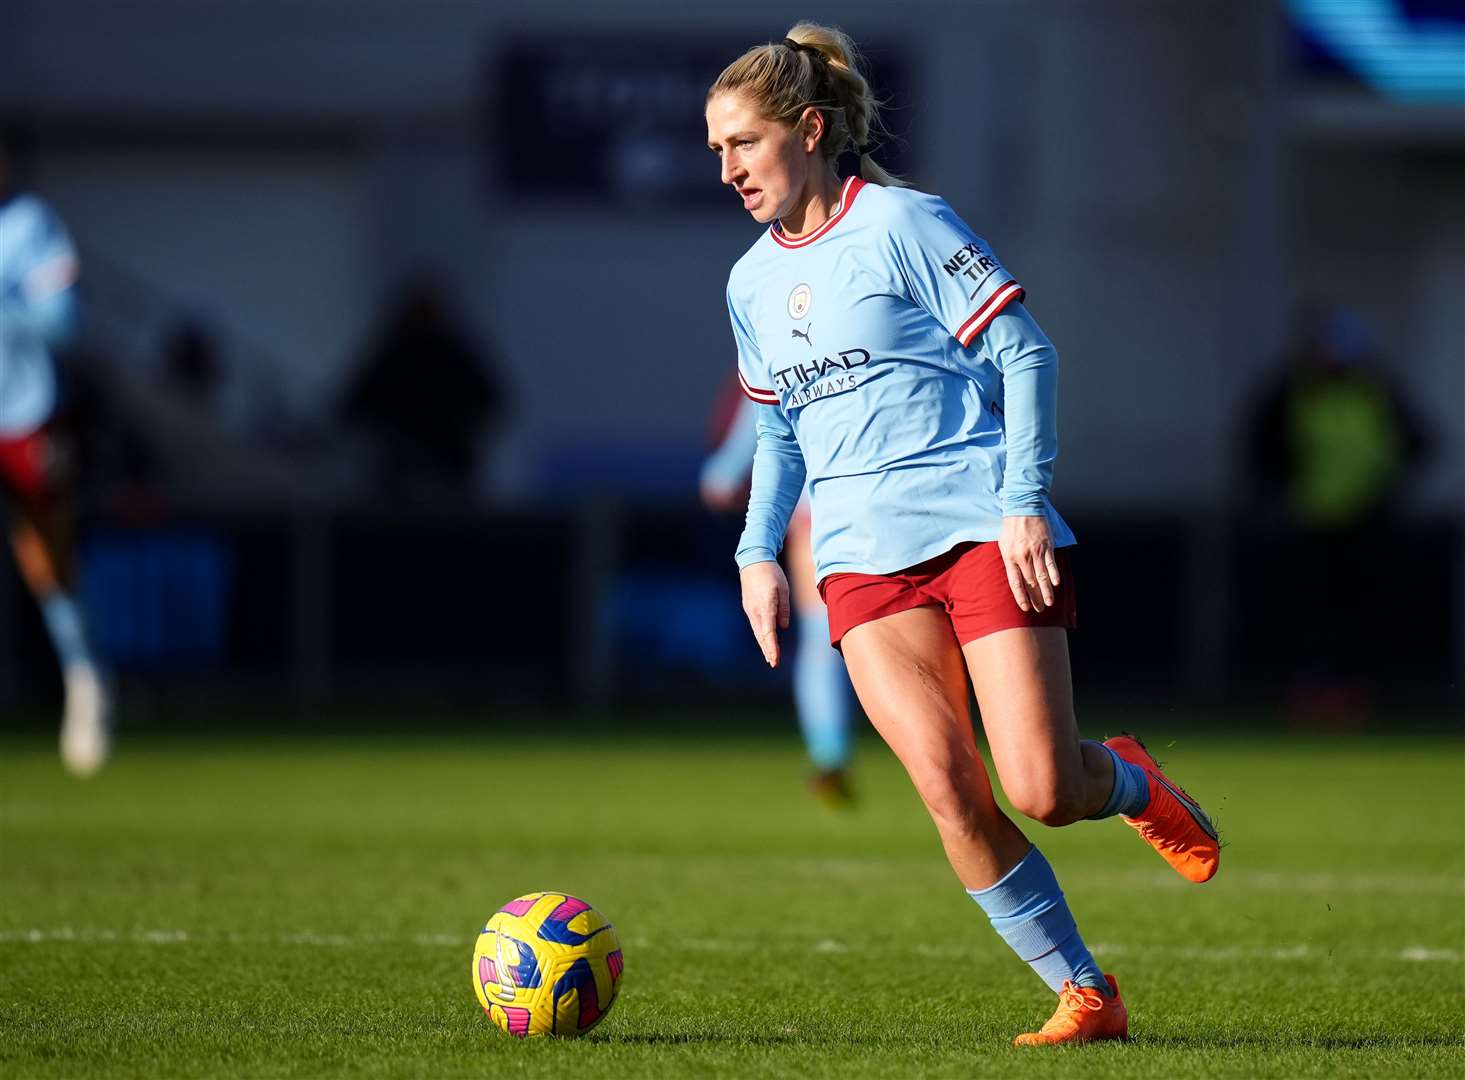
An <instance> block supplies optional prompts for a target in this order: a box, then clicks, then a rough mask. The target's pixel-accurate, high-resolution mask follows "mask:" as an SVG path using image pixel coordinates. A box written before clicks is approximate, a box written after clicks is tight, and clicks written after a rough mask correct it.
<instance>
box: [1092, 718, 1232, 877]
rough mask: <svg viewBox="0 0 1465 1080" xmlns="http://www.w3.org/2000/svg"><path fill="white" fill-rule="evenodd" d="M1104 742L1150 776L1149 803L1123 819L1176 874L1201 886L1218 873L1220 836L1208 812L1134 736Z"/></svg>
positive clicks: (1121, 736)
mask: <svg viewBox="0 0 1465 1080" xmlns="http://www.w3.org/2000/svg"><path fill="white" fill-rule="evenodd" d="M1104 745H1105V746H1107V747H1108V748H1109V749H1110V750H1113V751H1114V753H1116V754H1118V755H1119V756H1120V757H1122V758H1123V759H1124V760H1125V761H1128V762H1130V763H1131V764H1133V765H1138V766H1139V767H1140V768H1142V769H1143V770H1144V771H1145V772H1146V773H1148V774H1149V777H1150V805H1149V806H1147V807H1145V809H1144V811H1143V813H1142V814H1141V816H1139V817H1133V818H1131V817H1127V818H1124V819H1123V820H1124V823H1125V824H1126V825H1128V826H1130V827H1131V828H1133V829H1135V830H1136V831H1137V832H1138V833H1139V834H1140V836H1142V837H1144V839H1145V840H1146V841H1147V842H1148V843H1149V845H1150V847H1152V848H1154V849H1155V850H1156V851H1158V852H1159V853H1160V858H1162V859H1164V860H1165V861H1166V862H1167V863H1169V864H1170V865H1171V866H1172V867H1173V868H1174V870H1175V872H1176V873H1177V874H1179V875H1180V876H1181V877H1183V878H1185V879H1186V880H1187V881H1193V882H1195V883H1196V884H1197V885H1199V884H1200V883H1201V882H1203V881H1210V880H1211V878H1213V877H1215V876H1216V871H1217V870H1218V869H1219V868H1220V866H1221V838H1220V837H1219V836H1218V835H1217V833H1216V827H1215V826H1214V825H1212V824H1211V819H1210V818H1208V817H1207V816H1206V812H1205V811H1204V810H1202V809H1201V808H1200V806H1199V805H1197V804H1196V801H1195V800H1194V799H1192V798H1191V797H1190V796H1189V795H1187V794H1186V793H1185V792H1184V791H1182V790H1181V789H1180V787H1179V785H1177V784H1174V783H1171V781H1170V779H1169V778H1168V777H1167V776H1166V775H1165V774H1164V773H1162V772H1161V771H1160V763H1159V762H1157V761H1156V760H1155V759H1154V758H1152V757H1151V756H1150V752H1149V751H1148V750H1146V749H1145V745H1144V743H1142V742H1140V741H1139V740H1138V739H1136V738H1135V737H1134V736H1133V735H1120V736H1118V737H1117V738H1113V739H1105V740H1104Z"/></svg>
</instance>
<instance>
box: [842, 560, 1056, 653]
mask: <svg viewBox="0 0 1465 1080" xmlns="http://www.w3.org/2000/svg"><path fill="white" fill-rule="evenodd" d="M1056 556H1057V562H1058V576H1059V578H1060V579H1061V581H1062V584H1060V585H1059V586H1058V587H1057V588H1056V589H1055V590H1054V591H1053V601H1054V603H1053V606H1052V607H1050V608H1048V609H1047V610H1046V611H1043V612H1040V613H1034V612H1031V611H1023V609H1022V608H1020V607H1018V606H1017V601H1016V600H1014V599H1013V597H1012V587H1011V586H1010V585H1009V584H1008V583H1007V568H1006V567H1005V566H1004V565H1003V563H1002V553H1001V552H1000V551H999V550H998V548H997V542H996V541H995V540H992V541H988V542H987V543H984V544H977V543H965V544H957V545H956V547H954V548H952V549H951V550H950V551H948V552H947V553H946V554H944V555H937V556H936V557H935V558H934V559H927V560H926V561H925V562H923V563H917V564H916V565H915V566H911V567H907V568H906V569H904V570H901V571H899V572H898V573H894V574H830V575H829V576H828V577H826V578H825V579H824V580H823V581H821V582H819V595H820V596H822V597H824V604H825V606H826V607H828V608H829V641H830V644H832V645H833V646H834V647H835V648H839V642H840V639H841V638H843V637H844V635H845V634H846V633H848V632H849V631H850V630H852V629H854V628H855V627H856V626H859V625H860V624H861V623H867V622H874V621H875V620H876V619H883V618H884V617H885V616H886V615H894V614H895V613H896V612H898V611H907V610H909V609H910V608H915V607H925V606H928V605H935V606H937V607H941V608H944V609H945V610H946V613H947V615H949V616H950V618H951V625H952V627H953V628H954V629H955V630H956V640H957V641H958V642H960V643H961V644H962V645H965V644H966V643H967V642H969V641H976V640H977V638H979V637H986V636H987V635H988V634H994V633H996V632H997V631H998V630H1011V629H1014V628H1016V627H1019V626H1061V627H1064V628H1065V629H1068V630H1072V629H1074V628H1075V627H1077V626H1078V596H1077V594H1076V593H1075V591H1074V587H1073V560H1072V559H1071V558H1070V556H1069V554H1068V549H1067V548H1059V549H1058V551H1057V552H1056Z"/></svg>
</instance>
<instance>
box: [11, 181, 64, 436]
mask: <svg viewBox="0 0 1465 1080" xmlns="http://www.w3.org/2000/svg"><path fill="white" fill-rule="evenodd" d="M76 276H77V261H76V249H75V248H74V247H73V246H72V243H71V237H70V236H68V235H67V232H66V228H65V226H63V225H62V224H61V219H60V218H58V217H57V216H56V214H55V213H54V212H53V211H52V210H51V208H50V207H49V206H47V205H46V204H45V203H44V202H42V201H41V200H40V199H38V198H36V197H35V196H33V195H16V196H14V197H12V198H10V199H6V200H3V201H0V438H17V437H20V436H24V435H28V434H30V433H31V432H32V431H34V430H36V429H37V428H39V427H40V426H41V425H42V424H44V423H45V422H46V421H47V420H49V419H50V418H51V414H52V412H54V411H55V408H56V394H57V387H56V370H55V367H54V365H53V363H52V360H51V347H52V345H54V344H57V343H59V342H60V341H61V340H63V339H64V338H65V337H66V335H67V334H68V333H69V332H70V329H71V324H72V319H73V304H72V302H71V287H72V285H73V284H75V282H76Z"/></svg>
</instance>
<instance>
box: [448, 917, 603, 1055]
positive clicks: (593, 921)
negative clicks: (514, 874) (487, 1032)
mask: <svg viewBox="0 0 1465 1080" xmlns="http://www.w3.org/2000/svg"><path fill="white" fill-rule="evenodd" d="M624 969H625V958H624V957H623V956H622V955H621V944H620V942H619V941H618V940H617V939H616V932H615V927H613V926H611V924H610V923H608V922H606V921H605V917H604V916H603V915H601V914H600V912H598V911H596V910H595V909H594V908H592V907H591V906H590V905H589V904H587V903H585V901H583V900H577V899H576V898H575V897H573V896H570V895H569V894H567V893H558V892H536V893H529V894H528V895H526V896H521V897H519V898H518V899H517V900H510V901H509V902H508V903H507V904H505V905H504V906H503V907H501V908H499V909H498V911H496V912H494V914H493V917H492V918H491V919H489V920H488V922H487V924H485V925H484V927H483V930H482V931H481V932H480V933H479V935H478V943H477V944H476V945H475V946H474V947H473V990H474V992H475V993H476V994H477V995H478V1004H480V1005H482V1006H483V1011H484V1012H486V1013H488V1015H489V1018H490V1019H491V1020H493V1022H494V1023H495V1024H497V1025H498V1026H499V1027H501V1028H502V1029H503V1030H505V1031H507V1032H508V1033H509V1034H510V1035H514V1036H517V1037H518V1038H520V1039H523V1038H527V1037H529V1036H536V1035H583V1034H585V1032H587V1031H589V1030H590V1029H591V1028H593V1027H594V1026H595V1025H596V1024H598V1023H599V1022H600V1020H601V1018H602V1017H604V1016H605V1014H606V1013H608V1012H610V1007H611V1005H612V1004H613V1003H614V1002H615V999H616V990H617V988H618V987H619V986H620V983H621V972H622V971H623V970H624Z"/></svg>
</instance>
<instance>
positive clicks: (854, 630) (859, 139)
mask: <svg viewBox="0 0 1465 1080" xmlns="http://www.w3.org/2000/svg"><path fill="white" fill-rule="evenodd" d="M706 116H707V131H708V140H707V141H708V145H709V146H710V147H711V149H712V150H713V151H714V152H715V153H716V154H717V156H718V157H719V158H720V160H721V164H722V180H723V182H724V183H726V184H728V185H730V186H731V187H733V188H734V190H736V192H737V194H738V196H739V197H740V198H741V199H742V203H743V208H744V209H745V210H746V211H747V212H748V213H749V214H751V215H752V217H753V219H754V220H755V221H757V222H759V223H760V224H766V225H768V229H767V230H766V231H765V232H764V233H763V234H762V235H761V236H760V237H759V238H758V240H757V241H756V242H755V243H754V244H753V246H752V248H750V249H749V251H748V252H747V254H745V255H744V256H743V257H742V258H741V259H739V260H738V262H737V264H736V265H735V266H734V267H733V270H732V274H731V276H730V278H729V280H728V288H727V301H728V309H729V311H730V314H731V318H732V326H733V337H734V339H735V341H736V343H737V348H738V373H739V378H740V380H741V382H742V385H743V389H744V391H745V392H746V393H747V395H748V396H749V397H750V398H752V399H753V400H754V401H756V402H758V403H759V405H761V406H763V408H761V409H760V410H759V417H758V448H757V452H756V455H755V460H754V465H753V477H752V493H751V496H750V498H749V502H748V518H747V526H746V528H745V530H744V532H743V536H742V540H741V541H740V543H739V547H738V552H737V562H738V566H739V567H740V568H741V577H742V593H743V608H744V610H745V612H746V613H747V616H748V619H749V622H750V623H751V624H752V628H753V633H754V635H755V636H756V637H757V639H758V642H759V644H760V645H761V647H762V649H763V653H764V656H765V658H766V659H767V661H768V663H770V664H777V663H778V661H779V656H780V646H779V640H778V630H779V629H780V628H784V627H787V625H788V619H789V596H788V583H787V581H786V580H785V578H784V575H783V572H782V571H781V570H780V569H779V566H778V563H777V561H776V560H775V555H776V553H777V551H778V547H779V544H780V542H781V541H782V539H783V536H784V531H785V528H786V526H787V524H788V520H789V516H790V514H791V513H792V512H793V508H794V505H795V503H796V502H797V501H798V498H799V493H800V492H801V491H802V490H803V488H804V484H805V480H806V478H807V481H808V488H809V494H810V498H811V501H812V506H813V544H814V558H815V563H816V566H817V573H818V577H819V588H820V591H821V592H822V593H823V595H824V599H825V601H826V603H827V604H828V607H829V625H830V639H831V642H832V643H833V644H834V645H835V646H836V647H839V648H840V649H841V650H842V652H843V653H844V658H845V663H846V664H847V666H848V668H849V673H850V677H851V679H852V680H853V682H854V686H855V691H856V693H857V694H858V695H859V698H860V702H861V704H862V705H863V706H864V708H865V712H866V713H867V714H868V715H869V717H870V720H871V722H872V723H873V724H874V725H875V727H876V729H877V730H878V731H879V732H880V734H881V736H882V737H883V738H884V739H885V741H886V742H887V743H888V744H889V745H890V747H891V749H892V750H894V751H895V754H896V756H897V757H899V759H900V761H901V763H902V764H903V765H904V766H905V768H906V771H907V772H908V773H909V774H910V777H911V780H912V781H913V783H914V784H915V787H916V790H917V792H918V793H919V794H920V796H921V798H922V800H923V801H924V802H925V804H926V808H927V809H928V811H929V812H930V814H931V818H932V820H933V821H934V823H935V825H936V828H937V831H938V833H939V834H940V837H941V841H942V843H943V845H944V846H945V849H946V854H947V858H948V859H949V860H950V861H951V866H952V869H953V870H955V872H956V875H957V877H958V878H959V879H960V880H961V882H962V884H963V885H964V886H965V887H966V889H967V891H968V892H969V893H970V894H971V896H972V899H974V900H975V901H976V902H977V903H978V904H979V905H980V906H981V907H982V909H983V910H984V911H985V912H986V913H987V915H988V917H989V918H990V920H991V922H992V926H993V928H994V929H995V930H996V931H997V933H998V934H999V935H1001V937H1002V938H1003V939H1004V940H1006V941H1007V943H1008V944H1009V945H1010V946H1011V947H1012V948H1013V950H1014V951H1016V953H1017V954H1018V956H1019V957H1020V958H1021V959H1023V960H1024V961H1026V962H1027V963H1028V964H1030V965H1031V966H1032V967H1033V969H1034V970H1035V971H1036V972H1037V973H1038V975H1039V976H1040V977H1042V979H1043V980H1044V981H1045V982H1046V983H1047V984H1048V986H1049V987H1050V988H1052V989H1053V990H1054V991H1056V992H1057V993H1058V1008H1057V1011H1056V1012H1055V1013H1054V1015H1053V1017H1052V1019H1051V1020H1049V1021H1048V1022H1047V1023H1046V1024H1045V1025H1044V1026H1043V1028H1042V1030H1041V1031H1038V1032H1034V1033H1030V1034H1025V1035H1019V1036H1018V1037H1017V1040H1016V1041H1017V1042H1018V1043H1019V1044H1020V1045H1031V1044H1046V1043H1067V1042H1076V1041H1085V1040H1092V1039H1123V1038H1126V1037H1127V1035H1128V1013H1127V1010H1126V1009H1125V1006H1124V1002H1123V1000H1122V999H1121V998H1120V995H1119V987H1118V984H1117V983H1116V982H1115V981H1114V978H1113V977H1112V976H1109V975H1105V974H1103V973H1102V972H1100V970H1099V968H1098V966H1097V965H1096V964H1095V963H1094V959H1093V957H1092V956H1091V955H1090V954H1089V951H1088V949H1087V948H1086V947H1085V945H1084V943H1083V939H1082V937H1080V935H1079V933H1078V930H1077V928H1076V926H1075V924H1074V921H1073V916H1072V915H1071V914H1070V913H1069V909H1068V905H1067V903H1066V902H1065V901H1064V898H1063V893H1062V891H1061V890H1060V889H1059V887H1058V882H1057V881H1056V879H1055V878H1054V875H1053V871H1052V869H1051V868H1050V866H1049V865H1048V862H1047V860H1045V859H1044V858H1043V856H1042V854H1041V853H1040V852H1039V851H1038V849H1037V848H1036V847H1034V846H1033V845H1032V844H1031V843H1029V842H1028V840H1027V839H1026V838H1025V837H1024V836H1023V834H1022V833H1021V832H1020V831H1019V830H1018V828H1017V826H1015V825H1014V824H1013V823H1012V821H1011V820H1010V819H1009V818H1007V817H1006V816H1005V815H1004V814H1003V813H1002V811H1001V810H999V809H998V807H997V804H996V802H995V801H994V800H993V796H992V789H991V785H990V783H989V781H988V779H987V773H986V770H985V768H984V767H983V764H982V761H981V758H980V757H979V755H978V752H977V745H976V739H975V737H974V735H973V732H972V725H971V721H970V717H969V715H968V712H967V681H968V679H970V682H971V686H972V687H973V688H974V689H975V691H976V695H977V702H978V705H979V706H980V709H981V716H982V723H983V727H984V728H985V730H986V734H987V739H988V742H989V744H990V746H991V751H992V758H993V763H994V765H995V766H996V769H997V775H998V778H999V779H1000V781H1001V783H1002V786H1003V789H1004V791H1006V793H1007V795H1008V798H1009V799H1010V800H1011V802H1012V804H1013V805H1014V806H1015V807H1016V808H1017V809H1018V810H1020V811H1021V812H1022V813H1024V814H1026V815H1027V816H1029V817H1031V818H1033V819H1035V820H1037V821H1041V822H1042V823H1044V824H1045V825H1054V826H1056V825H1068V824H1070V823H1072V822H1075V821H1079V820H1082V819H1085V818H1101V817H1109V816H1112V815H1114V814H1122V815H1124V818H1125V820H1126V821H1127V822H1128V823H1129V824H1130V825H1131V826H1133V827H1134V828H1135V829H1137V830H1138V831H1139V832H1140V834H1141V835H1142V836H1143V837H1144V838H1145V839H1146V840H1147V841H1148V842H1149V843H1150V844H1151V845H1152V846H1153V847H1154V848H1155V849H1156V850H1157V851H1158V852H1159V853H1160V854H1161V855H1162V856H1163V857H1164V858H1165V859H1166V861H1167V862H1169V863H1170V864H1171V865H1172V866H1173V867H1174V868H1175V869H1176V870H1177V871H1179V872H1180V873H1181V874H1182V875H1183V876H1185V877H1187V878H1189V879H1190V880H1192V881H1206V880H1208V879H1209V878H1210V877H1211V876H1212V875H1213V874H1214V873H1215V872H1216V867H1217V865H1218V863H1219V856H1220V851H1219V844H1218V843H1217V839H1216V833H1215V830H1214V828H1213V827H1212V826H1211V824H1210V821H1209V820H1208V819H1207V818H1206V816H1205V814H1204V813H1203V812H1202V811H1201V809H1200V807H1198V806H1197V805H1196V804H1195V803H1194V802H1193V801H1192V800H1191V799H1189V798H1188V797H1187V796H1186V795H1185V794H1184V793H1183V792H1182V791H1181V790H1180V789H1179V788H1178V787H1176V786H1175V785H1174V784H1173V783H1172V782H1171V781H1170V780H1169V779H1168V778H1166V777H1165V775H1164V774H1163V773H1162V772H1161V771H1160V768H1159V766H1158V765H1157V764H1156V763H1155V761H1154V759H1153V758H1152V757H1150V755H1149V754H1148V753H1147V752H1146V751H1145V749H1144V747H1143V746H1142V745H1141V744H1140V743H1139V741H1138V740H1136V739H1134V738H1131V737H1128V736H1125V737H1121V738H1116V739H1110V740H1108V741H1107V742H1106V743H1102V744H1101V743H1097V742H1090V741H1086V740H1080V738H1079V736H1078V728H1077V723H1076V721H1075V720H1074V715H1073V700H1072V686H1071V682H1070V677H1069V667H1068V643H1067V635H1066V631H1067V629H1068V628H1070V627H1072V626H1073V625H1074V623H1075V615H1076V608H1075V600H1074V586H1073V571H1072V567H1071V565H1070V563H1069V560H1068V558H1067V553H1066V551H1065V550H1064V549H1065V548H1066V547H1068V546H1069V545H1071V544H1072V543H1073V542H1074V541H1073V535H1072V533H1070V532H1069V529H1068V526H1067V525H1066V524H1064V522H1063V519H1062V518H1061V517H1059V516H1058V514H1057V512H1056V511H1055V510H1054V509H1053V507H1052V505H1051V503H1050V502H1049V499H1048V489H1049V484H1050V480H1051V477H1052V469H1053V459H1054V456H1055V453H1056V435H1055V430H1054V429H1055V415H1056V406H1057V356H1056V354H1055V352H1054V350H1053V346H1052V345H1051V344H1050V343H1049V341H1048V339H1047V338H1046V337H1045V336H1044V335H1043V332H1042V331H1041V330H1040V329H1039V328H1038V325H1037V323H1035V322H1034V321H1033V319H1032V317H1031V316H1030V315H1029V314H1028V313H1027V311H1026V309H1025V307H1024V306H1023V304H1022V303H1021V302H1020V301H1021V300H1022V297H1023V289H1022V287H1021V286H1020V285H1019V284H1018V283H1017V281H1016V280H1015V279H1014V278H1013V277H1012V275H1010V274H1009V273H1008V272H1007V271H1006V270H1005V269H1004V268H1003V267H1002V265H1001V264H1000V263H998V261H997V259H996V258H995V256H994V255H993V254H992V251H991V249H990V248H988V247H987V245H986V244H985V243H984V242H983V241H982V240H981V238H980V237H978V236H977V235H976V234H975V233H973V232H972V231H971V229H969V228H968V227H967V225H966V223H965V222H964V221H962V219H961V218H959V217H958V216H957V215H956V214H955V213H954V212H953V211H952V209H951V207H949V206H948V205H947V204H946V203H945V202H944V201H943V200H941V199H939V198H937V197H935V196H932V195H925V194H922V193H920V192H917V191H912V190H910V189H908V188H905V187H903V186H902V185H901V184H900V183H899V182H898V181H896V180H895V179H894V178H893V177H891V176H889V175H888V174H887V173H886V172H885V171H884V170H883V169H881V168H880V166H879V165H877V164H876V163H875V162H874V160H872V158H871V157H870V154H869V152H868V150H869V147H868V143H869V140H870V136H871V132H872V130H878V115H877V111H876V105H875V102H874V99H873V97H872V95H871V93H870V90H869V87H868V86H867V84H866V82H865V80H864V78H863V76H862V75H861V74H860V72H859V68H858V56H857V54H856V51H855V48H854V45H853V43H852V42H851V41H850V40H849V38H847V37H846V36H845V35H844V34H842V33H841V32H839V31H837V30H834V29H831V28H827V27H822V26H817V25H813V24H808V23H800V24H798V25H796V26H794V27H793V28H792V29H791V30H789V32H788V36H787V37H786V38H785V39H784V40H782V41H780V42H776V43H773V44H768V45H759V46H756V47H754V48H752V49H750V50H748V51H747V52H746V53H744V54H743V55H742V56H741V57H739V58H738V59H737V60H735V61H734V62H733V63H732V64H731V65H729V66H728V67H727V69H726V70H725V71H723V73H722V74H721V75H720V76H719V77H718V79H717V81H716V82H715V83H714V84H713V85H712V88H711V89H710V90H709V91H708V94H707V110H706ZM851 147H854V148H856V149H857V150H858V152H859V154H860V173H861V175H860V176H858V177H855V176H851V177H849V178H847V179H844V180H841V179H840V178H839V177H838V175H837V174H836V172H835V167H834V166H835V162H836V160H837V159H838V157H839V156H840V154H841V153H843V152H844V151H845V150H847V149H849V148H851Z"/></svg>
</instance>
